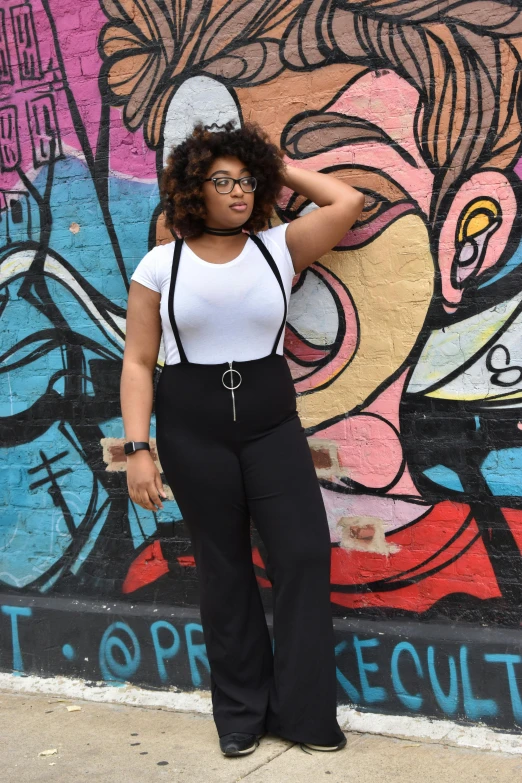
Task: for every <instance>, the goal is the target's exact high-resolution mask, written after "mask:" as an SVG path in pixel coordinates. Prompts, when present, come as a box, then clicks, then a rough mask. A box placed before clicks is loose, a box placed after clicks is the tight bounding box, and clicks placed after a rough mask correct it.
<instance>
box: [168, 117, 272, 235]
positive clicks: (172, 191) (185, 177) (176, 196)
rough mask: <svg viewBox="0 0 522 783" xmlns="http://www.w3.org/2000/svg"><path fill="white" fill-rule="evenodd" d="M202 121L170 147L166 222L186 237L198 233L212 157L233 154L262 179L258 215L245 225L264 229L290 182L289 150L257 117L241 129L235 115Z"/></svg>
mask: <svg viewBox="0 0 522 783" xmlns="http://www.w3.org/2000/svg"><path fill="white" fill-rule="evenodd" d="M214 125H215V123H213V124H212V125H203V124H202V123H201V122H198V123H197V124H196V125H195V126H194V129H193V131H192V133H191V135H190V136H187V138H186V139H185V140H184V141H182V142H181V143H180V144H178V145H177V146H175V147H172V149H171V150H170V153H169V156H168V158H167V165H166V166H165V168H164V169H163V171H162V173H161V177H160V185H159V188H160V197H161V202H162V207H163V213H164V216H165V226H166V228H167V229H170V230H171V232H172V233H173V234H177V235H178V236H182V237H189V238H190V237H198V236H200V235H201V234H202V233H203V226H204V224H205V217H206V212H205V201H204V199H203V194H202V184H203V180H204V179H205V177H206V174H207V171H208V168H209V166H210V165H211V164H212V161H213V160H214V159H216V158H218V157H221V156H224V155H233V156H235V157H237V158H239V160H240V161H242V163H244V164H245V166H248V169H249V171H250V172H251V174H252V176H253V177H255V178H256V179H257V186H256V190H255V196H254V206H253V209H252V214H251V215H250V217H249V219H248V220H247V221H246V222H245V224H244V226H243V228H244V229H246V230H248V231H253V232H254V233H257V232H258V231H262V230H263V229H264V228H265V227H266V226H267V223H268V220H269V218H270V217H271V216H272V215H273V211H274V203H275V202H276V201H277V199H278V197H279V194H280V192H281V188H282V187H283V183H284V163H283V157H284V152H283V151H282V150H281V149H279V147H277V146H276V145H275V144H273V143H272V142H270V140H269V137H268V134H267V133H265V131H264V130H263V129H262V128H261V127H260V126H259V125H258V124H257V123H256V122H253V121H250V122H245V123H244V125H243V126H242V127H240V128H235V127H234V122H233V121H232V120H229V121H228V122H226V123H225V124H224V125H220V126H219V125H218V126H216V127H218V128H221V130H217V131H212V130H211V128H212V127H213V126H214Z"/></svg>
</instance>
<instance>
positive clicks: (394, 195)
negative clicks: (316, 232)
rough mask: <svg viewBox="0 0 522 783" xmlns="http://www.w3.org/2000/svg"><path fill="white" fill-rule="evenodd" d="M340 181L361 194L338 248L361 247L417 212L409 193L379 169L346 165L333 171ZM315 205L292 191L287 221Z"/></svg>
mask: <svg viewBox="0 0 522 783" xmlns="http://www.w3.org/2000/svg"><path fill="white" fill-rule="evenodd" d="M327 173H330V174H335V176H336V177H338V179H340V180H341V181H342V182H347V183H348V184H349V185H352V187H354V188H357V190H360V191H361V192H362V193H363V194H364V197H365V201H364V207H363V211H362V213H361V214H360V216H359V218H358V219H357V221H356V222H355V223H354V225H353V226H352V227H351V229H350V231H348V232H347V233H346V234H345V236H344V237H343V238H342V239H341V240H340V242H338V244H337V245H336V248H337V249H338V250H341V249H343V250H344V249H348V248H357V247H363V246H364V245H366V244H368V242H371V241H372V240H373V239H374V238H375V237H376V236H378V235H379V234H381V233H382V232H383V231H385V230H386V229H387V228H388V226H390V225H391V224H392V223H393V222H394V221H395V220H397V219H398V218H400V217H402V216H403V215H405V214H408V213H411V212H417V207H416V205H415V204H414V203H413V201H412V199H411V196H409V195H408V193H406V191H405V190H403V189H402V188H401V187H400V186H399V185H398V184H397V183H396V182H394V181H393V180H391V179H389V178H388V177H387V176H385V175H384V174H383V173H382V172H379V171H376V170H375V169H372V168H369V167H367V168H365V167H363V166H346V167H344V168H339V169H336V170H335V171H334V172H327ZM313 208H315V205H314V204H311V203H310V202H309V201H308V200H306V199H305V198H304V196H301V195H298V194H294V196H293V197H292V198H291V199H290V201H289V202H288V205H287V208H286V210H285V211H284V212H285V217H286V219H288V220H293V219H294V217H300V216H302V215H305V214H306V213H307V212H309V211H310V210H311V209H313Z"/></svg>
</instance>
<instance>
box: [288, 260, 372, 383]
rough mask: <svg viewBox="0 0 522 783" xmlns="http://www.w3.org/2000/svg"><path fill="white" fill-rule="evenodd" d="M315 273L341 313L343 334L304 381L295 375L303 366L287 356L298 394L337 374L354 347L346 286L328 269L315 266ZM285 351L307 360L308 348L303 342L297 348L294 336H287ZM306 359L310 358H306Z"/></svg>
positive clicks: (353, 325) (354, 329)
mask: <svg viewBox="0 0 522 783" xmlns="http://www.w3.org/2000/svg"><path fill="white" fill-rule="evenodd" d="M315 271H316V272H317V274H318V275H319V276H320V277H322V278H323V280H324V281H325V282H326V283H328V285H329V286H330V290H331V292H332V295H333V296H334V297H335V300H336V301H335V304H336V306H337V307H338V308H339V310H342V311H343V312H344V317H345V322H346V331H345V333H344V335H343V336H342V339H341V345H340V346H339V348H338V349H336V351H335V353H334V354H333V355H332V358H331V360H330V361H329V362H328V363H327V364H325V365H324V366H322V367H319V368H318V369H317V370H316V371H315V372H312V374H311V375H309V377H308V378H304V379H303V380H299V376H300V375H301V374H302V373H303V367H302V366H301V365H299V364H298V363H296V362H294V361H292V359H291V358H290V357H288V364H289V366H290V370H291V371H292V377H293V378H294V381H295V388H296V390H297V391H299V392H302V391H304V390H309V389H316V388H318V387H320V386H321V385H322V384H324V383H326V382H327V381H329V380H330V379H331V378H333V377H335V376H336V375H338V374H339V373H340V372H341V371H342V370H343V369H344V367H345V366H346V364H347V363H348V362H349V361H350V359H351V358H352V356H353V354H354V351H355V347H356V345H357V337H358V332H357V319H356V315H355V310H354V307H353V304H352V300H351V299H350V296H349V294H348V291H347V289H346V287H345V286H344V285H343V284H342V283H341V282H340V281H339V280H338V279H337V278H336V277H334V275H333V274H332V273H331V272H330V271H329V270H328V269H325V268H322V267H316V268H315ZM287 348H288V349H289V350H291V351H292V352H293V353H294V355H295V356H302V357H303V358H308V356H310V352H309V351H308V346H306V345H305V344H304V343H302V344H301V345H300V344H299V339H298V337H297V336H296V335H291V337H290V335H289V343H288V345H287ZM323 355H324V354H323ZM310 358H312V357H311V356H310ZM321 358H322V357H321ZM311 370H313V367H307V368H306V372H307V373H310V371H311Z"/></svg>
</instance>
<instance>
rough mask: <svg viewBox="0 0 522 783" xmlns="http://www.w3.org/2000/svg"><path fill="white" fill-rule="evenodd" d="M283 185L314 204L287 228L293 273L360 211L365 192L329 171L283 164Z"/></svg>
mask: <svg viewBox="0 0 522 783" xmlns="http://www.w3.org/2000/svg"><path fill="white" fill-rule="evenodd" d="M285 185H286V187H287V188H290V190H294V191H295V192H296V193H300V194H301V195H303V196H305V197H306V198H308V199H310V201H313V203H314V204H317V207H318V209H314V210H313V211H312V212H309V213H308V214H307V215H304V216H303V217H300V218H297V220H294V221H292V223H290V225H289V226H288V228H287V229H286V244H287V246H288V250H289V251H290V255H291V256H292V262H293V265H294V269H295V271H296V274H297V273H298V272H302V271H303V269H305V268H306V267H307V266H310V264H313V263H314V261H317V260H318V259H319V258H321V256H323V255H324V254H325V253H328V252H329V251H330V250H331V249H332V248H333V247H335V246H336V245H337V243H338V242H340V240H341V239H342V238H343V237H344V235H345V234H346V232H347V231H349V229H350V228H351V227H352V226H353V224H354V223H355V221H356V220H357V218H358V217H359V215H360V214H361V212H362V209H363V206H364V196H363V194H362V193H361V192H360V191H359V190H356V189H355V188H352V186H351V185H348V184H347V183H345V182H341V181H340V180H339V179H337V178H336V177H334V176H332V175H331V174H321V173H320V172H318V171H308V170H306V169H300V168H297V167H295V166H286V177H285Z"/></svg>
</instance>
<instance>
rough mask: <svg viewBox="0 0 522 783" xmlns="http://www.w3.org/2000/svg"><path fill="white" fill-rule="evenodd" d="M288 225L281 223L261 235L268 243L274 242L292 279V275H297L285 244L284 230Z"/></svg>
mask: <svg viewBox="0 0 522 783" xmlns="http://www.w3.org/2000/svg"><path fill="white" fill-rule="evenodd" d="M289 225H290V223H281V224H280V225H279V226H273V227H272V228H268V229H267V230H266V231H263V232H261V233H262V234H263V237H264V238H265V239H266V240H267V241H268V242H274V243H275V244H276V245H277V247H278V248H279V250H280V252H281V255H282V256H283V258H284V259H285V262H286V264H287V266H288V269H289V272H290V273H291V274H292V277H293V276H294V275H296V274H297V272H296V271H295V269H294V264H293V262H292V256H291V255H290V251H289V249H288V245H287V244H286V230H287V228H288V226H289Z"/></svg>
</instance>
